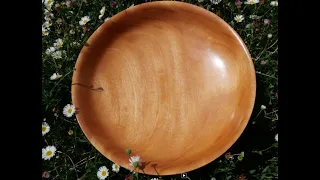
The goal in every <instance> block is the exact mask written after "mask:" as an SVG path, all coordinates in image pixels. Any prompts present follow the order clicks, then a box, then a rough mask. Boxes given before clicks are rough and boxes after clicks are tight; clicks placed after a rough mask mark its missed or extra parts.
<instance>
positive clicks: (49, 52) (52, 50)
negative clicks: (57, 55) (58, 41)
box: [46, 47, 56, 55]
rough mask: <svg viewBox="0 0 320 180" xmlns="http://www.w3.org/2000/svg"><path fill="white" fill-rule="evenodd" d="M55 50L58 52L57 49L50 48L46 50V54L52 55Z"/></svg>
mask: <svg viewBox="0 0 320 180" xmlns="http://www.w3.org/2000/svg"><path fill="white" fill-rule="evenodd" d="M55 50H56V49H55V48H54V47H50V48H48V49H47V50H46V54H47V55H50V54H52V53H53V52H54V51H55Z"/></svg>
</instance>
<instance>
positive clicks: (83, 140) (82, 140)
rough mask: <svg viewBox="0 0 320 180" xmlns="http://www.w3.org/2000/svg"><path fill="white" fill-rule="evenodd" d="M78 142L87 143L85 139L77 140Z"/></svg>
mask: <svg viewBox="0 0 320 180" xmlns="http://www.w3.org/2000/svg"><path fill="white" fill-rule="evenodd" d="M79 142H87V140H85V139H79Z"/></svg>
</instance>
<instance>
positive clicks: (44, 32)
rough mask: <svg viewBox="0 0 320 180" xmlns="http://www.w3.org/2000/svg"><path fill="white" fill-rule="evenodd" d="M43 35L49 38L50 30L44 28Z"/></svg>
mask: <svg viewBox="0 0 320 180" xmlns="http://www.w3.org/2000/svg"><path fill="white" fill-rule="evenodd" d="M42 34H43V35H44V36H48V35H49V28H43V27H42Z"/></svg>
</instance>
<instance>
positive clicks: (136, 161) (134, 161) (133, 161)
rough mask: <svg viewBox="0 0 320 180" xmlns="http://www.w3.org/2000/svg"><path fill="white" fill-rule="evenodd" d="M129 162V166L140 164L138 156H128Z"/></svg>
mask: <svg viewBox="0 0 320 180" xmlns="http://www.w3.org/2000/svg"><path fill="white" fill-rule="evenodd" d="M129 162H130V166H132V167H138V166H141V165H142V163H141V160H140V156H131V157H130V158H129Z"/></svg>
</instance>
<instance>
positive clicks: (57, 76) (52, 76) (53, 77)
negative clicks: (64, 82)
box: [50, 73, 62, 80]
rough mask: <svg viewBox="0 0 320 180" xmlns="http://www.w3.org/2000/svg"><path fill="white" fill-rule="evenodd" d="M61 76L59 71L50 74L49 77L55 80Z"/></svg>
mask: <svg viewBox="0 0 320 180" xmlns="http://www.w3.org/2000/svg"><path fill="white" fill-rule="evenodd" d="M61 77H62V75H61V74H59V73H53V74H52V75H51V77H50V80H57V79H59V78H61Z"/></svg>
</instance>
